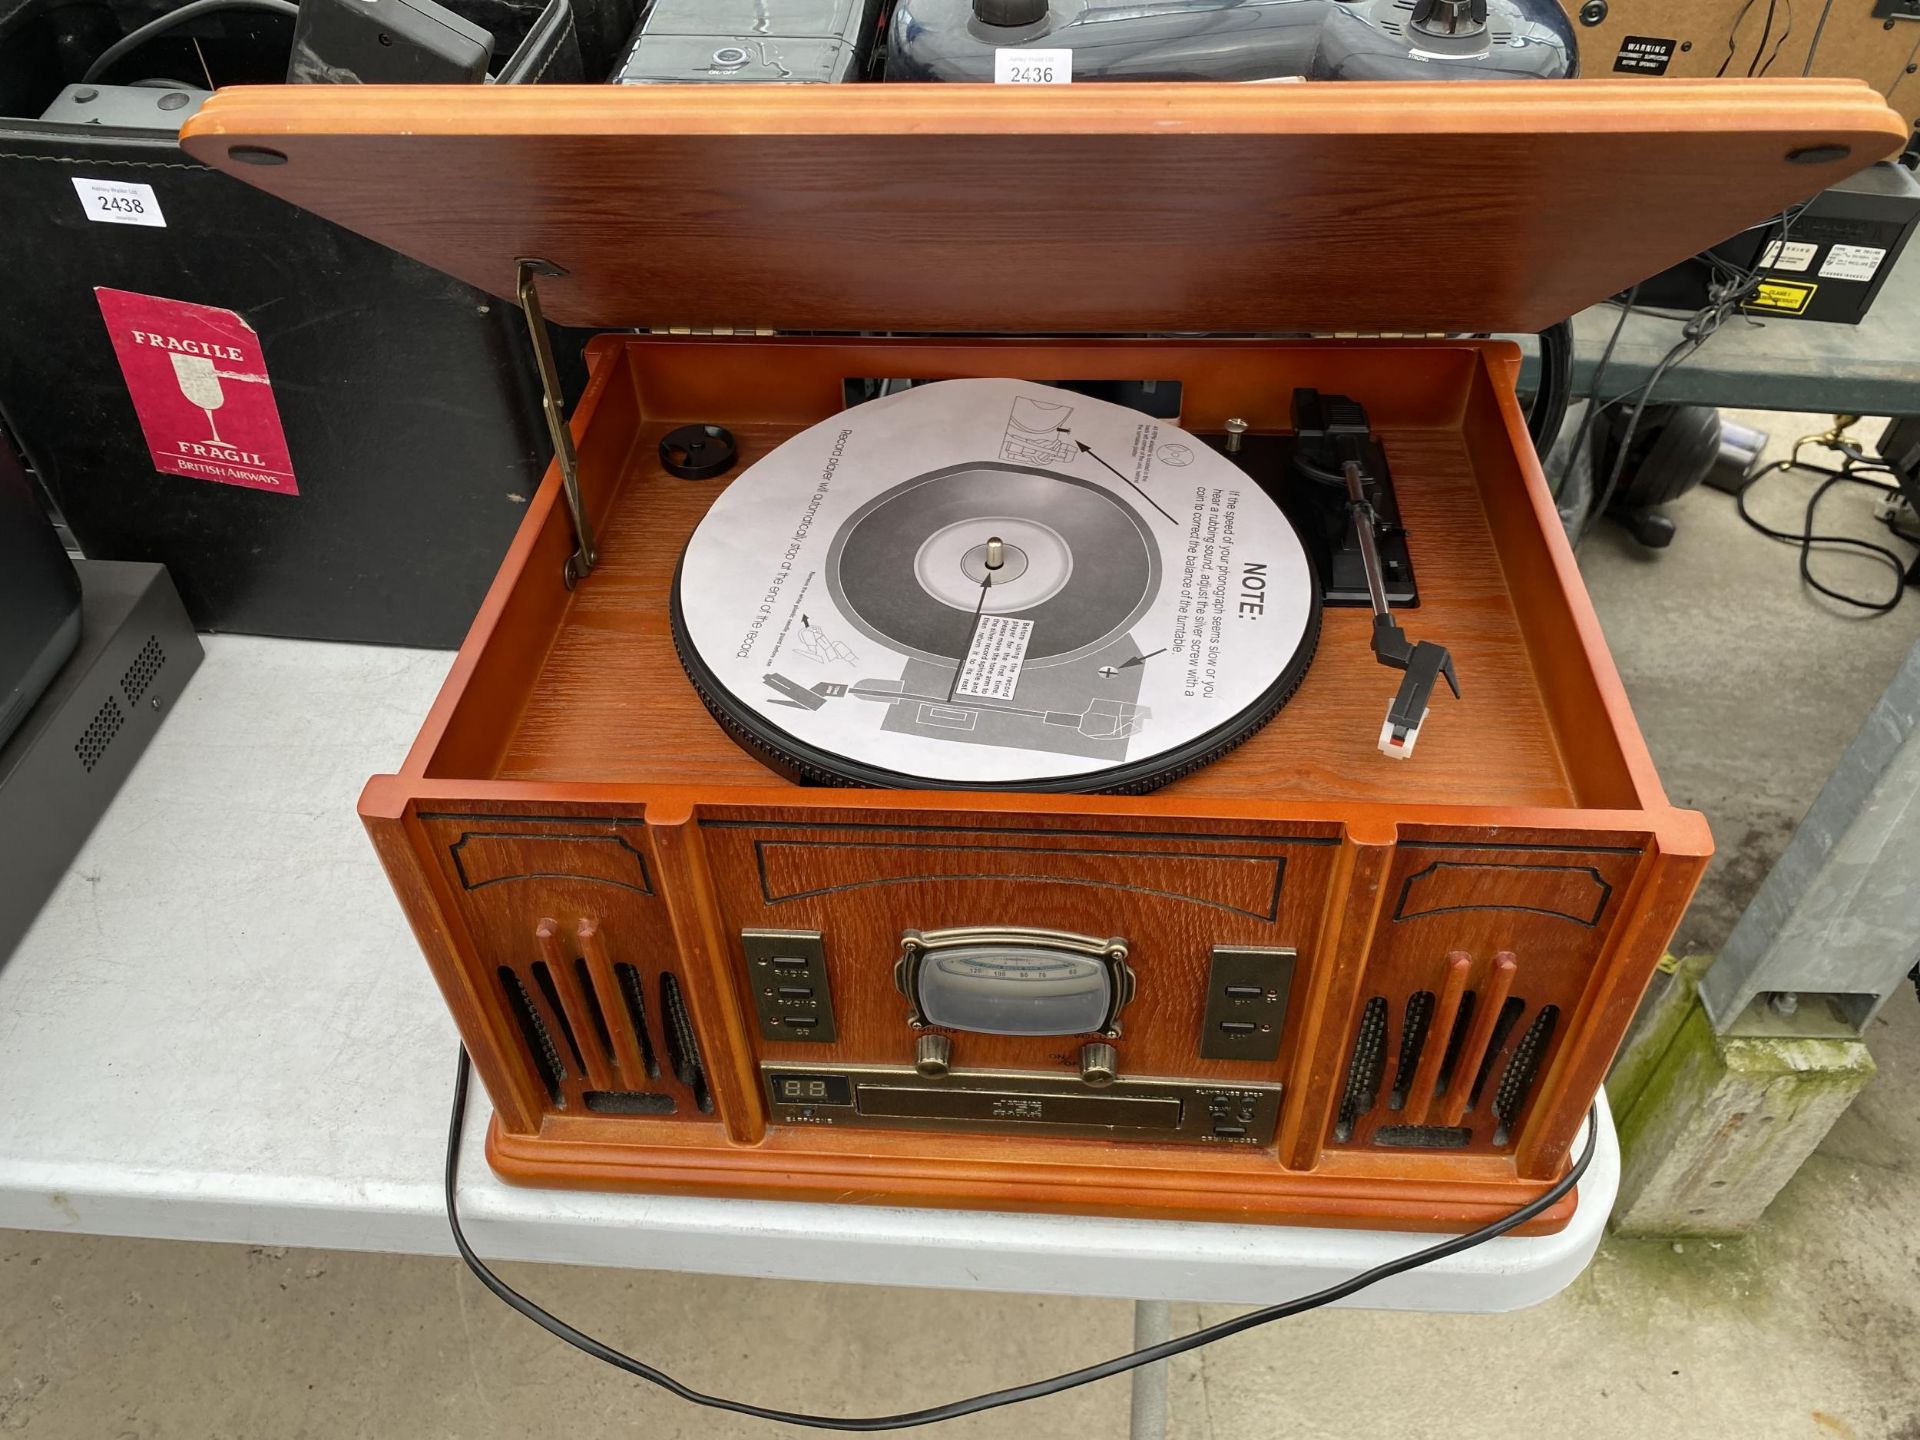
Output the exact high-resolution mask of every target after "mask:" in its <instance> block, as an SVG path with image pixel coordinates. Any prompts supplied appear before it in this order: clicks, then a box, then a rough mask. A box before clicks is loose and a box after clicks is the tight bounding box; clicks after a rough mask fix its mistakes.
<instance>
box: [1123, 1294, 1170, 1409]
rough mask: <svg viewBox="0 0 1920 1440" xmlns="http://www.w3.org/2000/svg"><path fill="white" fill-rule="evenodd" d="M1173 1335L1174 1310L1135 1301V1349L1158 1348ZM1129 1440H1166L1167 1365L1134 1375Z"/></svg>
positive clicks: (1158, 1302)
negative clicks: (1150, 1346)
mask: <svg viewBox="0 0 1920 1440" xmlns="http://www.w3.org/2000/svg"><path fill="white" fill-rule="evenodd" d="M1172 1335H1173V1307H1172V1305H1171V1304H1169V1303H1168V1302H1167V1301H1165V1300H1136V1301H1134V1302H1133V1348H1134V1349H1136V1350H1140V1349H1143V1348H1145V1347H1146V1346H1148V1345H1158V1344H1159V1343H1160V1342H1161V1341H1162V1340H1166V1339H1170V1338H1171V1337H1172ZM1127 1434H1128V1436H1129V1440H1166V1436H1167V1362H1166V1361H1164V1360H1161V1361H1157V1362H1156V1363H1154V1364H1152V1365H1142V1366H1141V1367H1140V1368H1139V1369H1138V1370H1135V1371H1134V1372H1133V1409H1132V1421H1131V1424H1130V1427H1129V1429H1128V1431H1127Z"/></svg>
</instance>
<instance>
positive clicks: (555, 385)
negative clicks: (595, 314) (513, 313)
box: [514, 258, 600, 590]
mask: <svg viewBox="0 0 1920 1440" xmlns="http://www.w3.org/2000/svg"><path fill="white" fill-rule="evenodd" d="M566 273H567V272H566V271H565V270H563V269H561V268H560V267H559V266H558V265H555V264H553V263H551V262H550V261H546V260H537V259H531V258H523V259H521V260H518V261H516V262H515V272H514V288H515V290H516V292H517V293H518V295H519V299H520V313H521V314H522V315H524V316H526V319H527V335H528V337H529V338H530V339H531V340H532V341H533V361H534V365H535V367H536V368H537V369H538V370H539V372H540V409H541V411H542V412H543V413H544V414H545V415H546V417H547V433H548V434H549V435H550V436H552V437H553V458H554V461H555V463H557V464H558V465H559V466H560V485H561V488H562V489H564V490H565V491H566V496H567V515H568V517H569V518H570V519H571V520H572V522H573V540H574V551H573V554H571V555H569V556H568V557H567V567H566V581H567V588H568V589H569V590H571V589H572V588H573V587H574V586H575V585H577V584H578V583H579V582H580V580H581V579H582V578H583V577H584V576H586V575H587V574H588V573H589V572H590V571H591V570H592V569H593V567H594V565H595V564H596V563H597V562H598V561H599V558H600V556H599V553H598V552H597V551H596V550H595V548H594V543H593V521H591V520H590V519H588V518H587V507H586V502H585V501H583V500H582V499H581V498H580V457H579V455H578V454H577V453H576V452H575V451H574V448H573V431H572V430H570V429H569V428H567V415H566V410H565V408H564V407H563V405H562V403H561V400H560V373H559V371H558V370H557V369H556V368H555V367H554V363H553V345H552V342H551V341H549V340H548V339H547V321H546V317H545V316H544V315H543V314H541V312H540V290H539V287H538V285H537V284H536V283H535V281H536V279H537V277H539V276H542V275H545V276H549V277H557V276H560V275H564V274H566Z"/></svg>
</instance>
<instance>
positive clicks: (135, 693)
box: [120, 635, 167, 705]
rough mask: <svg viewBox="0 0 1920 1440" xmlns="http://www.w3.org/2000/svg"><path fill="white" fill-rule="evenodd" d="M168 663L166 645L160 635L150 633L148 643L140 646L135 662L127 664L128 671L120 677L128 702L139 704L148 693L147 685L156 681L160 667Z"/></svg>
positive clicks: (134, 658) (121, 686)
mask: <svg viewBox="0 0 1920 1440" xmlns="http://www.w3.org/2000/svg"><path fill="white" fill-rule="evenodd" d="M166 663H167V651H166V647H165V646H163V645H161V643H160V637H159V636H158V635H149V636H148V637H147V643H146V644H144V645H142V646H141V647H140V653H139V654H138V655H136V656H134V657H133V663H132V664H131V665H129V666H127V673H126V674H124V675H122V676H121V677H120V689H121V690H122V691H123V692H124V693H125V695H126V697H127V704H129V705H138V704H139V703H140V697H141V696H142V695H145V694H146V693H147V687H148V686H149V685H151V684H153V682H154V677H156V676H157V675H159V673H160V669H161V667H162V666H163V665H165V664H166Z"/></svg>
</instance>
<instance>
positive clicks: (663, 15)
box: [613, 0, 885, 85]
mask: <svg viewBox="0 0 1920 1440" xmlns="http://www.w3.org/2000/svg"><path fill="white" fill-rule="evenodd" d="M884 8H885V7H884V5H883V3H882V0H654V3H652V4H651V5H649V6H647V8H646V12H645V14H644V15H643V16H642V18H641V21H640V25H639V28H638V29H636V30H635V31H634V32H633V39H632V40H631V42H629V44H628V46H627V53H626V55H625V56H624V58H622V60H621V62H620V66H619V68H618V69H617V70H616V71H615V72H614V74H613V81H614V83H615V84H617V85H659V84H669V83H689V82H690V83H705V82H718V83H737V82H747V83H754V82H761V83H769V84H787V85H791V84H822V83H832V82H837V81H845V80H860V79H865V78H867V70H868V66H869V63H870V61H871V59H872V57H873V56H874V54H875V43H874V42H875V39H876V37H877V35H878V33H879V28H880V23H881V18H882V15H883V12H884Z"/></svg>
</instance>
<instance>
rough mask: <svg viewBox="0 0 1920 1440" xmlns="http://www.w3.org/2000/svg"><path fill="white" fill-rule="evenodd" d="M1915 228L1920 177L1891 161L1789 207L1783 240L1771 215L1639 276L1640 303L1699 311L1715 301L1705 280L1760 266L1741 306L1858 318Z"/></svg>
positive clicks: (1767, 314)
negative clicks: (1795, 207)
mask: <svg viewBox="0 0 1920 1440" xmlns="http://www.w3.org/2000/svg"><path fill="white" fill-rule="evenodd" d="M1916 226H1920V180H1916V179H1915V178H1914V175H1913V172H1911V171H1910V170H1908V169H1907V168H1906V167H1905V166H1904V165H1899V164H1896V163H1894V162H1892V161H1887V162H1883V163H1881V164H1879V165H1871V166H1869V167H1867V168H1866V169H1865V170H1862V171H1860V172H1859V173H1858V174H1857V175H1853V176H1850V177H1849V178H1848V179H1845V180H1843V181H1841V182H1840V183H1839V184H1838V185H1835V186H1833V187H1832V188H1831V189H1828V190H1824V191H1822V192H1821V193H1820V194H1818V195H1816V196H1814V198H1813V199H1811V200H1809V201H1808V202H1807V204H1806V206H1805V208H1804V209H1801V210H1799V211H1797V212H1795V213H1794V216H1793V220H1792V225H1791V228H1790V230H1789V232H1788V234H1787V237H1786V238H1785V239H1784V240H1782V239H1781V238H1780V226H1779V223H1778V222H1777V221H1775V220H1767V221H1763V222H1762V223H1761V224H1758V225H1754V226H1751V227H1749V228H1748V229H1745V230H1742V231H1741V232H1740V233H1739V234H1738V235H1735V236H1734V237H1733V238H1732V239H1730V240H1725V241H1723V242H1721V243H1720V244H1718V245H1716V246H1714V247H1713V248H1712V249H1711V250H1709V251H1707V252H1706V253H1705V254H1702V255H1696V256H1695V257H1693V258H1692V259H1691V260H1683V261H1681V262H1680V263H1679V264H1678V265H1675V266H1673V267H1672V268H1671V269H1668V270H1663V271H1661V272H1660V273H1659V274H1658V275H1655V276H1654V277H1653V278H1652V279H1650V280H1646V281H1643V282H1641V285H1640V293H1639V300H1638V303H1639V305H1640V306H1641V307H1642V308H1651V309H1657V310H1686V311H1695V310H1699V309H1701V308H1703V307H1704V306H1707V305H1709V304H1711V303H1712V295H1711V293H1710V292H1711V287H1712V286H1714V285H1715V284H1717V283H1720V282H1722V281H1724V280H1725V279H1726V278H1727V277H1728V276H1732V275H1743V274H1748V273H1752V272H1756V271H1757V272H1758V273H1759V276H1760V284H1759V287H1758V288H1757V289H1756V290H1755V292H1754V294H1753V295H1752V297H1751V298H1749V299H1748V300H1747V301H1746V303H1745V304H1743V305H1742V306H1741V307H1740V308H1741V309H1742V310H1744V311H1746V312H1747V313H1749V314H1751V315H1755V316H1759V317H1763V318H1766V319H1787V320H1827V321H1831V322H1833V323H1834V324H1838V325H1858V324H1859V323H1860V322H1861V321H1862V320H1863V319H1865V318H1866V315H1867V312H1868V311H1869V310H1870V309H1871V308H1872V307H1873V301H1874V297H1875V296H1877V295H1878V294H1879V293H1880V287H1881V286H1882V285H1884V284H1885V283H1886V279H1887V276H1888V275H1889V274H1890V273H1891V272H1892V270H1893V267H1894V265H1895V264H1896V263H1898V261H1899V259H1900V254H1901V252H1902V251H1903V250H1905V249H1906V246H1907V241H1908V239H1909V238H1911V236H1912V235H1913V232H1914V228H1915V227H1916Z"/></svg>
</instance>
